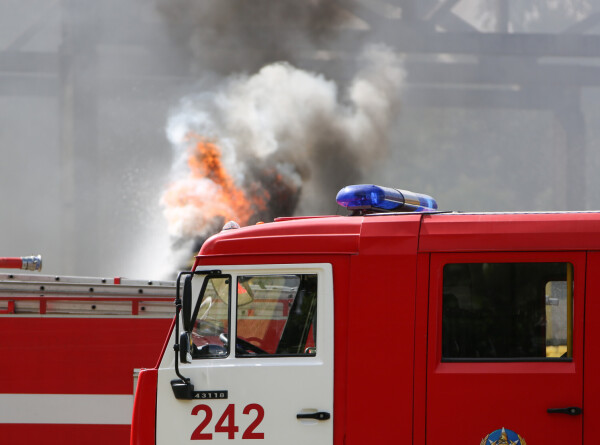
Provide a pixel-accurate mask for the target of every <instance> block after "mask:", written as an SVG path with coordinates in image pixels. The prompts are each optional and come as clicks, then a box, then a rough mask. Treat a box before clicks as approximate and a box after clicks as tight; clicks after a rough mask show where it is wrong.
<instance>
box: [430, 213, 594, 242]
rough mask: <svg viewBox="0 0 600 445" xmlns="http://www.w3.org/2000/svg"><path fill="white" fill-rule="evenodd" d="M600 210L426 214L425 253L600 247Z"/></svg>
mask: <svg viewBox="0 0 600 445" xmlns="http://www.w3.org/2000/svg"><path fill="white" fill-rule="evenodd" d="M599 227H600V213H529V214H524V213H512V214H461V213H454V214H453V213H450V214H437V215H425V216H423V226H422V230H421V240H420V242H419V250H420V251H422V252H468V251H492V250H495V251H527V250H530V251H534V250H535V251H539V250H542V251H548V250H555V251H558V250H589V249H600V230H598V228H599Z"/></svg>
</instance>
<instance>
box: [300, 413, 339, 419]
mask: <svg viewBox="0 0 600 445" xmlns="http://www.w3.org/2000/svg"><path fill="white" fill-rule="evenodd" d="M329 418H331V414H329V413H327V412H325V411H319V412H316V413H306V414H296V419H315V420H328V419H329Z"/></svg>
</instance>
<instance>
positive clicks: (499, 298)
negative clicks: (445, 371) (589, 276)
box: [442, 262, 573, 361]
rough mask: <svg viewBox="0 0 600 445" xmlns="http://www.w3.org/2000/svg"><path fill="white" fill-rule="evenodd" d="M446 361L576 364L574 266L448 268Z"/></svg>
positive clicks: (444, 306) (445, 287) (473, 265)
mask: <svg viewBox="0 0 600 445" xmlns="http://www.w3.org/2000/svg"><path fill="white" fill-rule="evenodd" d="M443 280H444V281H443V296H442V361H495V360H502V361H506V360H508V361H510V360H515V361H517V360H520V361H527V360H571V357H572V335H573V321H572V320H573V312H572V310H573V266H572V264H570V263H560V262H552V263H550V262H548V263H460V264H446V265H445V266H444V272H443Z"/></svg>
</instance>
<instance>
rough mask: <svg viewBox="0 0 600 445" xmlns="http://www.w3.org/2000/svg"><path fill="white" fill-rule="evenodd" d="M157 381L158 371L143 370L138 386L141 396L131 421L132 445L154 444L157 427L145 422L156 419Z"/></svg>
mask: <svg viewBox="0 0 600 445" xmlns="http://www.w3.org/2000/svg"><path fill="white" fill-rule="evenodd" d="M157 380H158V371H157V370H156V369H143V370H142V371H140V375H139V377H138V384H137V390H138V391H139V392H140V396H139V397H136V399H135V404H134V407H133V412H134V416H133V419H132V421H131V444H132V445H143V444H148V443H154V440H155V425H154V424H153V423H151V422H147V421H144V420H145V419H153V418H155V417H156V384H157Z"/></svg>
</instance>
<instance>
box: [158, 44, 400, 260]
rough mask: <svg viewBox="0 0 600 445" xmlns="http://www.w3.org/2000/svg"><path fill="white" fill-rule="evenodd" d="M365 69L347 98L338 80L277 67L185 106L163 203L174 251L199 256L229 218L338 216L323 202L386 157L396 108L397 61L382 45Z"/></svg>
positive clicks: (176, 125)
mask: <svg viewBox="0 0 600 445" xmlns="http://www.w3.org/2000/svg"><path fill="white" fill-rule="evenodd" d="M363 62H364V64H363V67H364V68H363V70H361V71H360V72H359V73H358V74H357V75H356V76H355V78H354V80H353V82H352V83H351V84H350V86H349V88H348V90H347V91H346V92H345V93H344V94H343V95H340V94H339V92H338V87H337V85H336V84H335V83H334V82H333V81H331V80H327V79H325V78H323V77H322V76H320V75H318V74H314V73H309V72H306V71H302V70H299V69H297V68H295V67H293V66H291V65H290V64H287V63H276V64H271V65H267V66H265V67H263V68H262V69H261V70H260V71H259V72H258V73H256V74H255V75H252V76H243V75H238V76H233V77H230V78H228V79H227V80H226V81H224V82H223V83H222V84H221V85H220V87H219V88H217V89H216V90H215V91H212V92H208V93H203V94H201V95H199V96H196V97H191V98H186V99H185V100H183V101H182V102H181V104H180V107H179V109H178V110H177V111H176V112H174V113H173V114H172V115H171V117H170V119H169V122H168V126H167V136H168V138H169V140H170V142H171V143H172V145H173V147H174V149H175V152H176V157H175V163H174V166H173V180H172V182H171V184H170V185H169V187H168V188H167V190H166V191H165V192H164V194H163V196H162V201H161V202H162V205H163V208H164V213H165V216H166V218H167V220H168V223H169V231H170V235H171V237H172V238H173V239H174V240H176V241H175V243H174V244H175V245H176V247H179V246H185V248H186V249H188V248H189V243H187V242H188V241H189V240H194V249H195V248H197V247H198V246H199V244H201V243H202V242H203V241H204V240H205V239H206V238H207V237H208V236H210V235H212V234H214V233H216V232H218V231H219V230H220V229H221V227H222V226H223V224H224V223H226V222H227V221H229V220H234V221H236V222H237V223H239V224H240V225H241V226H244V225H248V224H254V223H256V222H257V221H270V220H272V219H273V218H275V217H277V216H290V215H293V214H294V213H295V212H296V211H298V209H301V211H302V213H305V214H311V213H322V212H323V211H331V210H332V207H331V205H330V204H323V202H324V201H325V196H327V197H329V198H330V197H332V196H335V193H336V192H337V190H339V189H340V188H341V187H342V186H344V185H346V184H347V183H355V182H357V181H359V180H360V179H361V177H362V176H363V175H364V174H365V172H367V171H368V169H369V168H370V167H371V166H372V164H373V162H374V161H376V160H377V159H379V158H380V157H381V156H382V155H384V154H385V153H386V151H387V138H386V136H387V132H388V126H389V124H390V122H391V118H392V116H393V115H394V113H395V111H396V109H397V107H396V106H397V99H398V97H399V89H400V87H401V84H402V79H403V74H404V72H403V70H402V68H401V65H400V62H399V60H398V58H397V57H396V56H395V55H394V54H393V53H392V52H391V51H390V50H389V49H388V48H385V47H381V46H376V47H371V48H369V50H368V51H366V52H365V54H364V56H363ZM329 201H330V199H327V201H325V202H327V203H329Z"/></svg>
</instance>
